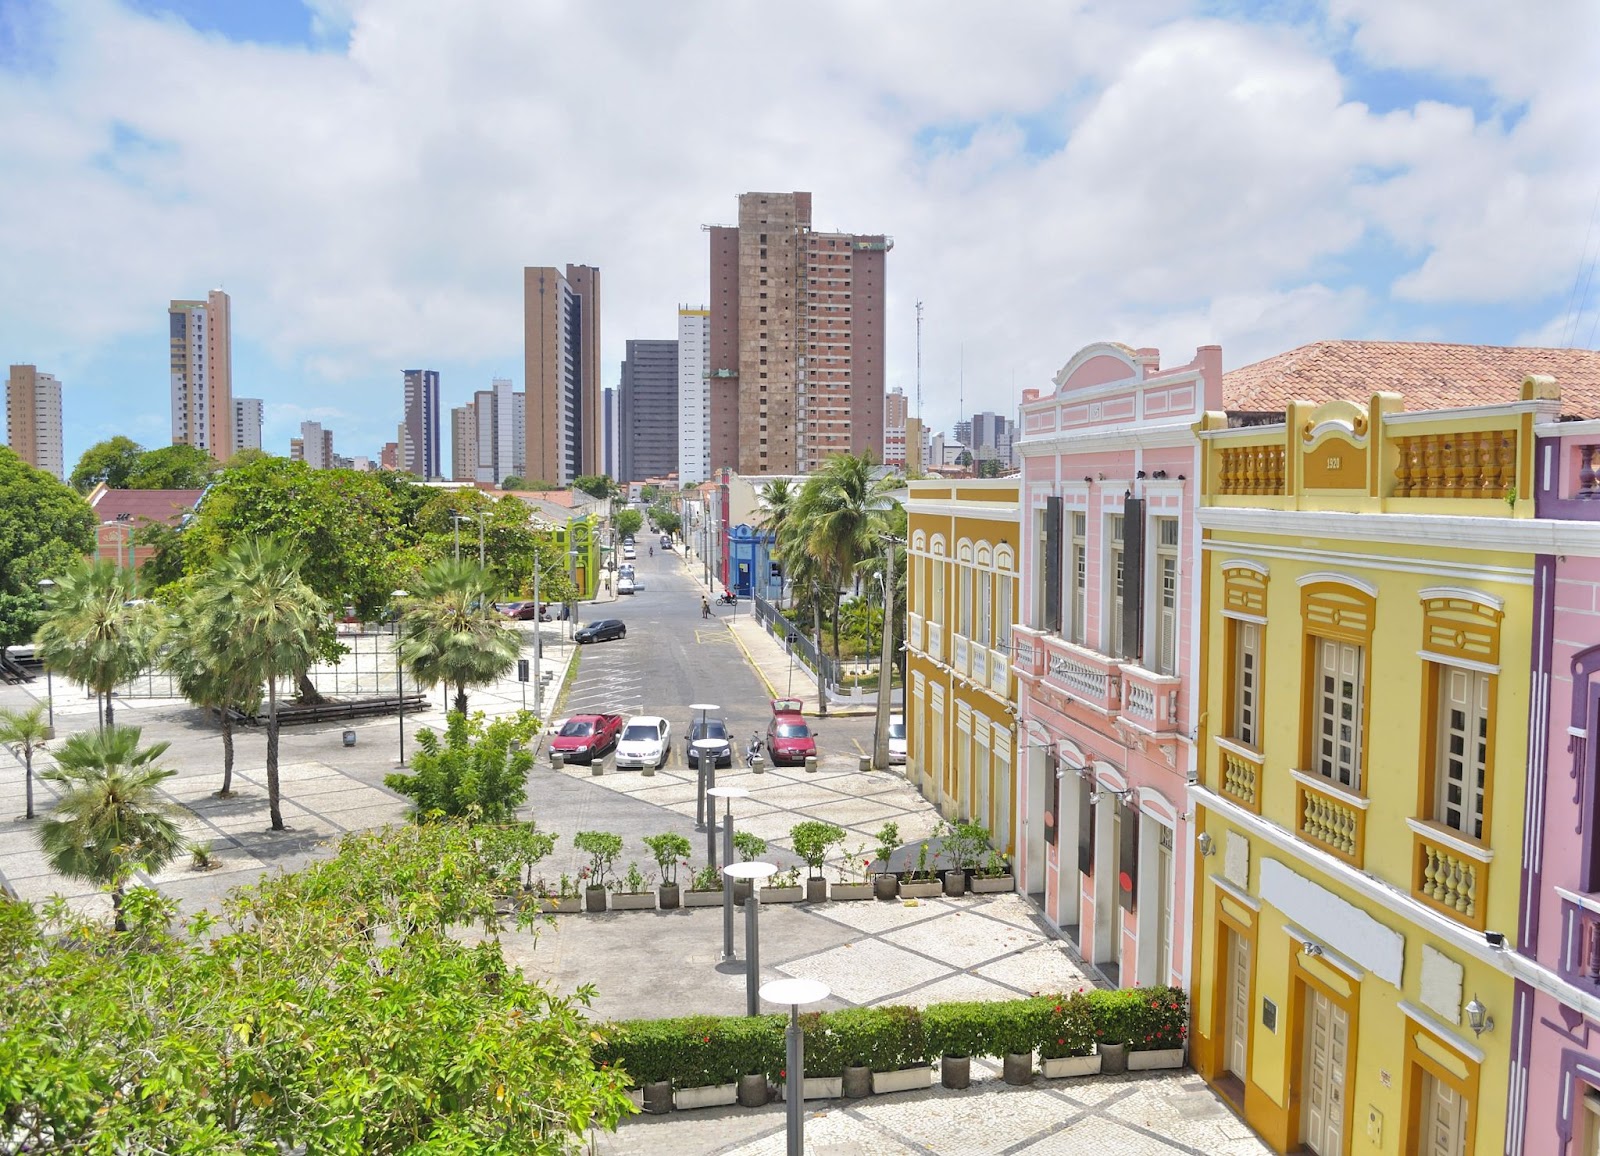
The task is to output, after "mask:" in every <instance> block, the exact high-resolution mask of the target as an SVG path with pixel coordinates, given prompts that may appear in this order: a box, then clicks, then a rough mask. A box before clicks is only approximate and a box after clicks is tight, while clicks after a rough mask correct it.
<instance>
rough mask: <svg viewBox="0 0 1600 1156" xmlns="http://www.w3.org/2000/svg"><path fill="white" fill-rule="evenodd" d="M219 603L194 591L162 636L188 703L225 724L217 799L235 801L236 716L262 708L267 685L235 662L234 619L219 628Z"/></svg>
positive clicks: (169, 666)
mask: <svg viewBox="0 0 1600 1156" xmlns="http://www.w3.org/2000/svg"><path fill="white" fill-rule="evenodd" d="M219 612H220V611H219V608H218V607H217V605H216V603H215V602H214V601H213V600H211V599H209V598H207V597H206V596H205V593H204V591H203V590H202V589H200V588H199V587H191V589H190V590H189V591H188V593H187V595H186V597H185V598H184V600H183V602H182V603H181V604H180V605H179V608H178V611H177V613H176V614H174V615H172V616H171V617H170V618H169V619H168V621H167V624H166V628H165V630H164V631H163V634H162V639H161V641H162V648H161V665H162V666H163V667H164V668H165V669H166V670H167V671H168V672H169V673H170V674H171V675H172V676H173V677H174V678H176V679H177V680H178V689H179V690H180V691H182V692H183V697H184V698H186V699H188V700H189V701H190V702H192V703H194V704H195V705H196V706H198V707H201V708H202V709H205V710H208V711H210V710H214V711H216V712H217V714H218V716H219V717H220V718H221V721H222V789H221V790H219V791H218V792H217V798H219V799H227V798H231V797H232V796H233V716H234V712H236V711H238V712H242V713H246V714H253V713H255V711H257V710H258V709H260V706H261V680H260V679H258V678H255V677H254V673H255V672H254V671H252V670H249V669H246V668H244V667H242V666H241V665H240V664H239V662H238V661H237V660H236V659H235V656H234V646H233V644H232V641H231V640H230V639H229V638H228V634H227V632H228V630H230V629H232V628H233V627H235V626H237V625H238V623H237V622H236V621H234V620H232V619H230V620H229V621H226V622H218V621H214V620H213V619H212V617H211V616H212V615H214V614H217V613H219Z"/></svg>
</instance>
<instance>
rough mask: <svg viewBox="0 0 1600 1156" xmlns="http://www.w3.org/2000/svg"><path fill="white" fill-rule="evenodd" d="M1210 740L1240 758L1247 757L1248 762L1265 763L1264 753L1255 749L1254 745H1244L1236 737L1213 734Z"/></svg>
mask: <svg viewBox="0 0 1600 1156" xmlns="http://www.w3.org/2000/svg"><path fill="white" fill-rule="evenodd" d="M1212 741H1214V742H1215V743H1216V744H1217V746H1219V747H1221V748H1222V749H1223V750H1225V751H1231V752H1232V753H1233V754H1236V755H1238V756H1239V757H1240V758H1241V759H1248V760H1249V761H1250V762H1252V763H1256V764H1258V765H1264V764H1265V763H1266V756H1265V755H1263V754H1262V753H1261V752H1260V751H1258V750H1256V749H1255V748H1254V747H1247V746H1245V744H1243V743H1241V742H1240V741H1239V740H1238V739H1230V738H1229V737H1228V736H1227V735H1214V736H1212Z"/></svg>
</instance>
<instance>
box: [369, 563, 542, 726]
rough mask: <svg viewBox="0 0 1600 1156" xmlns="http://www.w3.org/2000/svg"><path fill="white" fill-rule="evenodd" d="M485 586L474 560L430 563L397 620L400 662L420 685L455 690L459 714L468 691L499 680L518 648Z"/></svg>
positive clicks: (517, 640)
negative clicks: (398, 621)
mask: <svg viewBox="0 0 1600 1156" xmlns="http://www.w3.org/2000/svg"><path fill="white" fill-rule="evenodd" d="M490 582H491V579H490V578H489V577H488V576H487V575H486V574H484V572H483V571H481V570H479V569H478V567H477V564H476V563H473V562H456V561H454V560H452V559H448V558H446V559H441V560H440V561H437V562H434V563H431V564H430V565H429V566H428V567H427V568H426V569H425V570H423V572H422V574H421V575H420V578H419V581H418V583H417V589H416V590H414V591H413V592H412V594H413V597H412V598H411V600H410V601H409V602H408V603H407V605H406V608H405V616H404V617H403V618H402V619H401V621H400V659H401V661H402V662H404V663H405V665H406V666H407V667H408V668H410V670H411V672H412V674H414V675H415V676H416V678H417V679H418V681H420V682H424V683H428V684H430V685H431V684H434V683H440V682H442V683H445V684H447V685H449V686H453V687H455V688H456V701H455V709H456V711H457V712H459V713H461V714H466V712H467V687H469V686H486V685H488V684H489V683H492V682H494V681H495V680H496V679H498V678H500V677H501V676H503V675H504V674H505V673H506V672H507V671H508V670H510V669H511V668H512V666H513V665H515V664H516V661H517V654H518V652H519V651H520V649H521V635H520V634H518V632H517V630H516V629H515V628H514V627H513V626H512V625H511V623H510V621H509V620H508V619H507V618H505V616H504V615H502V614H500V613H499V612H498V611H496V610H495V609H494V606H493V604H492V603H491V601H490V590H491V586H490ZM541 593H542V592H541Z"/></svg>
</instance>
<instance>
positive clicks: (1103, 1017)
mask: <svg viewBox="0 0 1600 1156" xmlns="http://www.w3.org/2000/svg"><path fill="white" fill-rule="evenodd" d="M1092 998H1093V999H1094V1002H1095V1009H1094V1010H1095V1017H1094V1018H1095V1031H1094V1035H1095V1039H1096V1040H1097V1041H1098V1042H1100V1043H1102V1044H1131V1043H1132V1042H1133V1041H1134V1039H1135V1038H1137V1037H1140V1036H1143V1035H1144V1034H1145V1033H1144V1021H1145V1014H1144V1013H1145V1012H1147V1011H1149V1010H1150V1009H1149V1008H1148V1007H1146V999H1147V993H1145V992H1143V991H1140V990H1138V989H1137V988H1127V989H1124V990H1122V991H1097V992H1095V993H1094V995H1093V997H1092Z"/></svg>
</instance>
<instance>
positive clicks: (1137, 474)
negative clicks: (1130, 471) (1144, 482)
mask: <svg viewBox="0 0 1600 1156" xmlns="http://www.w3.org/2000/svg"><path fill="white" fill-rule="evenodd" d="M1133 476H1134V477H1136V478H1142V477H1144V471H1143V470H1140V471H1139V472H1138V473H1136V474H1134V475H1133Z"/></svg>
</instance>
